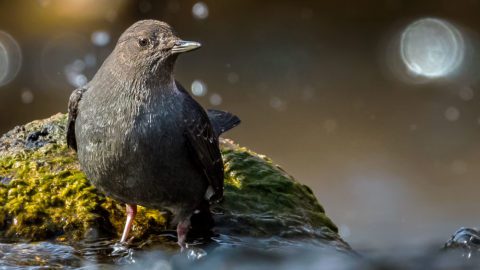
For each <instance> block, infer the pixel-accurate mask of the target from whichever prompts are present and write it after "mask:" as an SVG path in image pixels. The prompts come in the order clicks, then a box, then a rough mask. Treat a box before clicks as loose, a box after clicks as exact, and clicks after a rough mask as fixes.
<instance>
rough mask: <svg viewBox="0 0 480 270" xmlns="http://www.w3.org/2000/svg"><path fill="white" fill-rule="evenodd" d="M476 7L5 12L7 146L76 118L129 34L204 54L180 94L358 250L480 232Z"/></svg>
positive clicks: (22, 6) (165, 5)
mask: <svg viewBox="0 0 480 270" xmlns="http://www.w3.org/2000/svg"><path fill="white" fill-rule="evenodd" d="M479 12H480V1H478V0H465V1H447V0H443V1H442V0H440V1H439V0H431V1H401V0H370V1H354V0H351V1H348V0H340V1H281V0H275V1H273V0H267V1H245V0H242V1H240V0H231V1H218V0H203V1H180V0H168V1H149V0H141V1H128V0H30V1H7V0H0V133H4V132H6V131H8V130H9V129H11V128H13V127H14V126H16V125H20V124H23V123H25V122H28V121H31V120H34V119H39V118H45V117H48V116H50V115H52V114H54V113H57V112H66V106H67V101H68V97H69V95H70V93H71V91H72V90H73V89H75V88H76V87H78V86H81V85H83V84H85V83H86V82H87V81H88V80H90V79H91V78H92V76H93V75H94V74H95V72H96V70H97V69H98V68H99V66H100V65H101V64H102V62H103V60H104V59H105V58H106V57H107V55H108V54H109V52H110V51H111V50H112V48H113V47H114V46H115V43H116V40H117V38H118V37H119V35H120V34H121V32H122V31H123V30H125V29H126V28H127V27H128V26H129V25H131V24H132V23H133V22H135V21H137V20H140V19H147V18H148V19H150V18H153V19H159V20H164V21H166V22H168V23H170V24H171V25H172V26H174V28H175V29H176V30H177V32H178V34H179V36H180V37H182V38H183V39H186V40H195V41H199V42H201V43H202V44H203V48H202V49H201V50H199V51H195V52H193V53H189V54H185V55H182V56H181V57H180V58H179V61H178V64H177V67H176V76H177V79H178V80H179V81H180V82H181V83H182V84H183V85H184V86H185V87H186V88H187V89H190V90H191V92H192V95H194V96H195V98H196V99H197V100H198V101H200V102H201V103H202V104H203V105H204V106H205V107H213V108H218V109H223V110H228V111H231V112H234V113H235V114H237V115H239V116H240V118H242V120H243V123H242V125H241V126H239V127H238V128H236V129H234V130H233V131H231V132H230V133H228V135H226V136H227V137H230V138H232V139H234V140H235V141H237V142H238V143H240V144H242V145H244V146H247V147H249V148H251V149H253V150H255V151H256V152H259V153H263V154H266V155H268V156H270V157H271V158H273V160H274V161H276V162H277V163H279V164H280V165H281V166H282V167H284V168H285V169H286V170H287V171H288V172H289V173H290V174H292V175H293V176H294V177H295V178H297V179H298V180H299V181H300V182H302V183H305V184H307V185H309V186H311V187H312V188H313V190H314V192H315V194H316V195H317V197H318V199H319V200H320V202H321V203H322V204H323V205H324V206H325V208H326V211H327V214H328V215H329V216H330V217H331V218H332V219H333V220H334V222H336V223H337V224H338V225H339V227H340V233H341V234H342V236H343V237H344V238H345V240H347V241H348V242H349V243H351V244H352V246H353V247H354V248H357V249H362V248H366V249H368V248H384V247H387V248H394V247H404V246H414V245H425V244H438V243H442V242H444V241H445V240H447V239H448V238H449V236H450V234H451V233H453V232H454V231H455V230H456V229H457V228H458V227H460V226H475V225H478V224H479V219H478V218H479V215H478V214H479V210H478V209H479V205H480V199H479V190H480V189H479V188H480V181H479V179H478V175H479V173H480V166H478V160H479V158H480V140H479V139H478V138H480V106H479V105H480V93H479V90H480V89H479V88H480V84H479V79H480V74H479V72H478V70H479V64H480V52H479V48H480V47H479V36H478V34H479V31H480V17H479V16H478V14H479Z"/></svg>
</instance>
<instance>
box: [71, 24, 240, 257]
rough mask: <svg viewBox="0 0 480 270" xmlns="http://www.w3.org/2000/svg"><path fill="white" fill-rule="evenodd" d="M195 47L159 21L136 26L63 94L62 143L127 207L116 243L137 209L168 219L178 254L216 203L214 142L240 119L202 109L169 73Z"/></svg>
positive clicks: (218, 182) (219, 178) (219, 173)
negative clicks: (203, 212)
mask: <svg viewBox="0 0 480 270" xmlns="http://www.w3.org/2000/svg"><path fill="white" fill-rule="evenodd" d="M199 47H200V44H199V43H197V42H191V41H183V40H181V39H179V38H178V37H177V36H176V35H175V33H174V31H173V29H172V28H171V27H170V26H169V25H168V24H166V23H164V22H161V21H156V20H144V21H139V22H136V23H135V24H133V25H132V26H130V27H129V28H128V29H127V30H126V31H125V32H124V33H123V34H122V35H121V36H120V38H119V40H118V43H117V45H116V46H115V49H114V50H113V52H112V53H111V54H110V55H109V56H108V58H107V59H106V60H105V62H104V63H103V64H102V66H101V67H100V69H99V70H98V72H97V73H96V74H95V76H94V78H93V79H92V80H91V81H90V82H89V83H88V84H87V85H85V86H84V87H82V88H80V89H77V90H75V91H74V92H73V93H72V95H71V96H70V100H69V104H68V124H67V125H68V126H67V142H68V145H69V146H70V147H71V148H73V149H74V150H76V151H77V155H78V159H79V161H80V165H81V168H82V170H83V171H84V172H85V174H86V176H87V178H88V179H89V180H90V181H91V183H92V184H93V185H94V186H96V187H97V188H98V189H99V190H100V191H102V192H104V193H105V194H106V195H107V196H110V197H112V198H114V199H116V200H118V201H121V202H124V203H125V204H126V209H127V220H126V224H125V229H124V231H123V235H122V238H121V241H122V242H125V241H126V240H127V237H128V234H129V232H130V229H131V227H132V223H133V220H134V218H135V214H136V210H137V205H142V206H145V207H149V208H157V209H159V208H162V209H167V210H169V211H171V212H172V213H173V214H174V216H175V219H174V222H177V223H178V225H177V234H178V244H179V245H180V246H181V248H182V250H183V249H184V248H185V247H186V243H185V240H186V236H187V233H188V231H189V228H190V226H191V223H190V218H191V216H192V214H193V213H194V212H198V210H199V209H200V208H201V207H202V205H205V204H206V202H207V201H209V202H212V201H213V202H214V201H219V200H221V199H222V196H223V162H222V158H221V155H220V150H219V142H218V137H219V135H220V134H221V133H223V132H225V131H227V130H229V129H231V128H233V127H234V126H236V125H237V124H239V123H240V120H239V119H238V117H236V116H235V115H233V114H230V113H227V112H222V111H218V110H209V111H208V112H206V111H205V110H204V109H203V108H202V107H201V106H200V105H199V104H198V103H197V102H196V101H195V100H194V99H193V98H192V97H191V96H190V95H189V94H188V92H187V91H186V90H185V89H184V88H183V87H182V86H181V85H180V84H179V83H178V82H177V81H175V79H174V76H173V69H174V64H175V61H176V59H177V56H178V55H179V54H180V53H183V52H188V51H191V50H194V49H197V48H199ZM206 205H207V206H208V203H207V204H206ZM207 209H208V207H207Z"/></svg>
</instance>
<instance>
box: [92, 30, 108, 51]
mask: <svg viewBox="0 0 480 270" xmlns="http://www.w3.org/2000/svg"><path fill="white" fill-rule="evenodd" d="M91 40H92V43H93V44H95V45H97V46H100V47H103V46H106V45H107V44H108V43H110V34H109V33H108V32H107V31H102V30H99V31H95V32H93V33H92V36H91Z"/></svg>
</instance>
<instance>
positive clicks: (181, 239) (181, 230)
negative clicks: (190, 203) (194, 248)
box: [177, 217, 190, 252]
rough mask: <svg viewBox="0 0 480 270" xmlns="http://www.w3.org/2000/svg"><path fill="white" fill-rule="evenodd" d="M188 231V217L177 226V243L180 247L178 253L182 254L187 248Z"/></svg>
mask: <svg viewBox="0 0 480 270" xmlns="http://www.w3.org/2000/svg"><path fill="white" fill-rule="evenodd" d="M188 230H190V217H188V218H187V219H185V220H183V221H180V222H179V223H178V225H177V238H178V241H177V243H178V245H179V246H180V252H184V251H185V250H186V249H187V247H188V246H187V243H186V240H187V233H188Z"/></svg>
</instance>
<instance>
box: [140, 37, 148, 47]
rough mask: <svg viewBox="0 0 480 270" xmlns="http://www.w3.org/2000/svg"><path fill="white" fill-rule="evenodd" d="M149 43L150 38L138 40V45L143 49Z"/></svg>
mask: <svg viewBox="0 0 480 270" xmlns="http://www.w3.org/2000/svg"><path fill="white" fill-rule="evenodd" d="M149 43H150V41H149V40H148V38H141V39H139V40H138V45H140V46H142V47H146V46H147V45H148V44H149Z"/></svg>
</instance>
